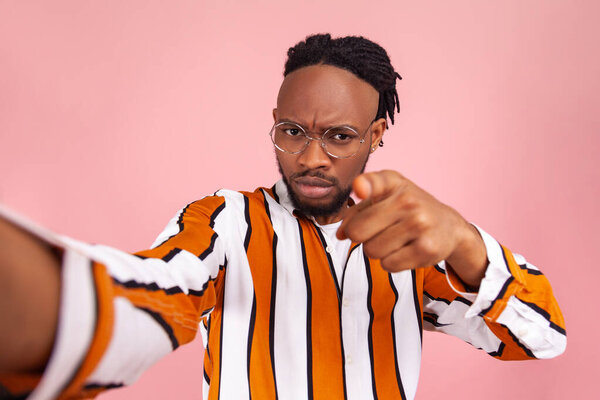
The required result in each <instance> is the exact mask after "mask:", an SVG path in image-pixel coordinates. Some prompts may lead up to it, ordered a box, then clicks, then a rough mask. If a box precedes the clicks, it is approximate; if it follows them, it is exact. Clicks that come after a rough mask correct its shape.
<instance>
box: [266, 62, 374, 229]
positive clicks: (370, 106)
mask: <svg viewBox="0 0 600 400" xmlns="http://www.w3.org/2000/svg"><path fill="white" fill-rule="evenodd" d="M378 101H379V94H378V93H377V91H376V90H375V89H374V88H373V87H372V86H371V85H369V84H368V83H366V82H365V81H363V80H361V79H359V78H358V77H356V76H355V75H354V74H352V73H351V72H348V71H346V70H344V69H341V68H337V67H333V66H329V65H314V66H309V67H304V68H301V69H298V70H296V71H294V72H292V73H290V74H288V76H287V77H286V78H285V79H284V81H283V83H282V85H281V89H280V91H279V96H278V97H277V108H276V109H275V110H273V117H274V118H275V122H281V121H288V122H295V123H297V124H299V125H301V126H303V127H304V128H305V129H306V130H307V132H308V134H309V135H310V136H312V137H313V138H316V137H320V136H321V134H322V133H323V132H324V131H325V130H326V129H328V128H330V127H332V126H340V125H346V126H350V127H353V128H354V129H355V130H356V131H357V132H359V133H360V134H363V133H364V132H365V131H367V130H368V131H367V134H366V136H365V142H364V143H363V144H362V145H361V147H360V149H359V150H358V153H357V154H355V155H354V156H352V157H350V158H345V159H337V158H334V157H331V156H330V155H328V154H327V153H326V152H325V150H324V149H323V147H322V146H321V142H320V141H319V140H311V141H310V144H309V145H308V147H307V148H306V149H305V150H304V151H303V152H302V153H300V154H289V153H284V152H282V151H279V150H276V151H275V153H276V156H277V162H278V164H279V170H280V172H281V175H282V177H283V179H284V181H285V182H286V185H287V187H288V191H289V192H290V197H291V199H292V201H293V202H294V206H295V207H296V208H298V209H299V210H301V211H302V212H304V213H305V214H308V215H312V216H314V217H316V218H317V221H318V222H319V223H331V222H334V221H336V220H338V219H339V218H338V214H339V212H340V210H341V208H342V207H343V206H344V205H345V204H346V202H347V200H348V196H349V195H350V192H351V190H352V181H353V180H354V178H356V177H357V176H358V175H359V174H360V173H361V172H362V171H363V170H364V167H365V164H366V162H367V159H368V157H369V153H370V152H371V151H372V150H371V149H372V147H375V148H376V147H377V144H378V143H379V141H380V140H381V136H382V135H383V132H384V130H385V120H384V119H379V120H377V121H375V122H373V124H371V122H372V121H373V119H374V118H375V115H376V114H377V105H378ZM369 127H370V128H369Z"/></svg>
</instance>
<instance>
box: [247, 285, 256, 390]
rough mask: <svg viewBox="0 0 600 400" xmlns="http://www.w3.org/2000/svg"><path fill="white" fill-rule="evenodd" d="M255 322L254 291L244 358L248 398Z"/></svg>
mask: <svg viewBox="0 0 600 400" xmlns="http://www.w3.org/2000/svg"><path fill="white" fill-rule="evenodd" d="M255 323H256V293H255V294H254V295H253V296H252V312H251V313H250V325H249V326H248V358H247V360H246V372H247V374H248V399H249V400H252V388H251V386H250V355H251V354H252V339H253V338H254V325H255Z"/></svg>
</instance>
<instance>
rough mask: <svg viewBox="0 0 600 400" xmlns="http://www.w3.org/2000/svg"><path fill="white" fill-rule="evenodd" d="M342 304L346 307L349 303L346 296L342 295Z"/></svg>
mask: <svg viewBox="0 0 600 400" xmlns="http://www.w3.org/2000/svg"><path fill="white" fill-rule="evenodd" d="M342 304H343V305H344V307H348V306H349V305H350V302H349V301H348V299H347V298H345V297H344V300H342Z"/></svg>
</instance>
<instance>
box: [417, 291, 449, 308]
mask: <svg viewBox="0 0 600 400" xmlns="http://www.w3.org/2000/svg"><path fill="white" fill-rule="evenodd" d="M423 294H424V295H425V296H427V297H428V298H429V299H431V300H435V301H441V302H443V303H446V304H448V305H450V303H451V301H450V300H448V299H445V298H443V297H433V296H432V295H431V294H430V293H429V292H428V291H426V290H423Z"/></svg>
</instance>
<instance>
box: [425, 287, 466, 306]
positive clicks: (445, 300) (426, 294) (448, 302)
mask: <svg viewBox="0 0 600 400" xmlns="http://www.w3.org/2000/svg"><path fill="white" fill-rule="evenodd" d="M423 294H424V295H425V296H427V297H428V298H429V299H430V300H434V301H441V302H443V303H446V304H448V305H450V303H452V302H453V301H457V302H459V303H463V304H466V305H467V306H469V307H470V306H471V305H473V302H472V301H469V300H467V299H465V298H464V297H460V296H456V297H455V298H454V300H448V299H446V298H443V297H433V295H432V294H431V293H429V292H427V291H425V290H424V291H423Z"/></svg>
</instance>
